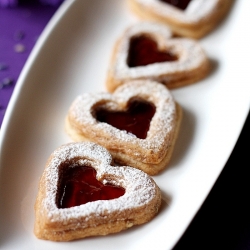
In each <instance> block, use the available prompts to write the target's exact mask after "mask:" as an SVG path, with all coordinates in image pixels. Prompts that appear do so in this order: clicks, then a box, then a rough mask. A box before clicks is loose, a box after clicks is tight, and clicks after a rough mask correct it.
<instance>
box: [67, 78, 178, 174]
mask: <svg viewBox="0 0 250 250" xmlns="http://www.w3.org/2000/svg"><path fill="white" fill-rule="evenodd" d="M133 100H140V101H141V100H143V101H144V102H146V103H149V104H150V105H149V106H151V105H153V106H154V107H155V113H154V115H153V116H152V119H151V122H150V123H149V129H148V131H146V130H144V131H143V133H145V134H146V138H145V139H141V138H138V137H137V136H135V135H134V134H133V133H131V132H127V131H126V129H123V130H121V129H119V128H116V127H115V126H113V125H110V124H109V123H107V122H105V121H101V122H100V121H98V116H97V115H96V114H97V113H98V110H108V113H115V112H117V111H118V113H120V112H124V111H126V109H127V107H128V106H129V103H130V102H131V101H132V102H133ZM147 105H148V104H147ZM150 108H152V107H150ZM153 111H154V110H153ZM150 112H151V111H150ZM151 115H152V114H151ZM144 118H145V117H144ZM112 119H113V120H114V118H112ZM117 120H118V121H115V122H116V123H121V122H122V121H121V118H118V119H117ZM180 122H181V108H180V106H179V105H177V104H176V102H175V100H174V98H173V97H172V95H171V93H170V91H169V90H168V89H167V88H166V87H165V86H164V85H162V84H160V83H158V82H153V81H149V80H147V81H146V80H141V81H132V82H128V83H126V84H124V85H122V86H121V87H119V88H117V90H116V91H115V92H114V93H113V94H111V93H103V92H99V93H85V94H83V95H81V96H78V97H77V98H76V100H75V101H74V102H73V103H72V105H71V107H70V109H69V112H68V115H67V118H66V124H65V128H66V131H67V133H68V134H69V135H70V136H71V138H72V139H73V140H75V141H83V140H87V141H92V142H95V143H98V144H100V145H102V146H103V147H105V148H107V149H108V150H109V152H110V153H111V154H112V156H113V158H114V159H115V161H116V162H118V163H120V164H125V165H129V166H132V167H135V168H139V169H141V170H143V171H145V172H146V173H148V174H150V175H154V174H157V173H159V172H160V171H161V170H163V169H164V168H166V167H167V165H168V163H169V161H170V158H171V155H172V152H173V148H174V145H175V141H176V138H177V135H178V131H179V125H180ZM140 132H142V131H140Z"/></svg>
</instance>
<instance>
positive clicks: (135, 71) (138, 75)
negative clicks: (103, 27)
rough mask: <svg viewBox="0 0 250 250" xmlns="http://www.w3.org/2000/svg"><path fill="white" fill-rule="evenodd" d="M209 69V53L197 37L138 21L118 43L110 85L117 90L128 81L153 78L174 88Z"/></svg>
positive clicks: (197, 78)
mask: <svg viewBox="0 0 250 250" xmlns="http://www.w3.org/2000/svg"><path fill="white" fill-rule="evenodd" d="M209 70H210V63H209V60H208V58H207V55H206V53H205V51H204V50H203V48H202V47H201V45H200V44H199V43H198V42H197V41H195V40H192V39H190V38H176V37H172V33H171V31H170V30H169V29H168V28H167V27H166V26H164V25H162V24H159V23H154V22H138V23H135V24H133V25H132V26H130V27H129V28H128V29H126V30H125V32H124V33H123V34H122V36H121V38H120V39H118V40H117V42H116V44H115V46H114V50H113V52H112V57H111V60H110V65H109V68H108V74H107V81H106V87H107V89H108V90H109V91H110V92H113V91H114V90H115V89H116V88H117V87H118V86H120V85H122V84H124V83H125V82H127V81H130V80H138V79H151V80H154V81H159V82H161V83H162V84H164V85H166V86H167V87H168V88H169V89H172V88H177V87H181V86H184V85H187V84H191V83H195V82H197V81H198V80H200V79H202V78H204V77H205V76H206V75H207V74H208V72H209Z"/></svg>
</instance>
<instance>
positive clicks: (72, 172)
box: [58, 164, 125, 208]
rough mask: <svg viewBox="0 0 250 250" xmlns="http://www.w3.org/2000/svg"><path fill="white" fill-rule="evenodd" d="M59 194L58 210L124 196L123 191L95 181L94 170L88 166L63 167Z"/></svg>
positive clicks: (120, 188)
mask: <svg viewBox="0 0 250 250" xmlns="http://www.w3.org/2000/svg"><path fill="white" fill-rule="evenodd" d="M64 168H66V170H65V171H64V173H63V176H62V178H61V179H62V180H61V183H60V187H59V190H58V193H59V204H58V207H59V208H69V207H74V206H80V205H82V204H86V203H88V202H92V201H97V200H111V199H115V198H119V197H120V196H122V195H124V193H125V190H124V188H122V187H117V186H115V185H112V184H105V185H104V184H103V183H102V182H100V181H98V180H97V179H96V170H95V169H94V168H92V167H90V166H88V165H79V166H72V165H70V164H69V165H68V166H67V167H65V166H64Z"/></svg>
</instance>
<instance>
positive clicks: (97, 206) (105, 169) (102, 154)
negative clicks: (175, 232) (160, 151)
mask: <svg viewBox="0 0 250 250" xmlns="http://www.w3.org/2000/svg"><path fill="white" fill-rule="evenodd" d="M111 164H112V157H111V155H110V153H109V152H108V151H107V150H106V149H104V148H103V147H101V146H99V145H97V144H94V143H84V142H80V143H69V144H65V145H63V146H61V147H60V148H58V149H56V150H55V151H54V152H53V153H52V154H51V156H50V157H49V159H48V161H47V163H46V166H45V170H44V172H43V174H42V177H41V179H40V184H39V190H38V195H37V199H36V204H35V229H34V232H35V235H36V236H37V237H38V238H41V239H46V240H53V241H69V240H74V239H79V238H84V237H88V236H94V235H106V234H110V233H116V232H119V231H121V230H124V229H127V228H129V227H131V226H133V225H139V224H142V223H145V222H148V221H149V220H151V219H152V218H153V217H154V216H155V215H156V214H157V212H158V209H159V207H160V204H161V192H160V189H159V188H158V186H157V185H156V183H155V182H154V180H153V179H152V178H151V177H150V176H148V175H147V174H145V173H144V172H143V171H140V170H138V169H135V168H131V167H128V166H119V167H118V166H112V165H111ZM79 168H83V169H84V168H86V169H87V168H90V172H91V168H93V169H94V170H95V171H96V179H97V180H98V181H99V182H101V183H102V185H106V186H107V184H109V185H113V186H116V187H121V188H123V189H124V190H125V193H124V194H123V195H121V196H120V195H118V196H119V197H117V198H114V199H109V200H106V199H104V200H103V199H98V200H96V201H90V202H87V203H85V204H82V205H76V204H75V205H76V206H72V207H69V208H60V206H59V203H60V201H59V200H60V198H61V193H62V191H61V188H62V186H63V185H64V184H65V178H66V180H67V178H68V177H67V176H68V175H70V176H71V173H73V172H74V173H77V175H78V171H80V172H81V173H80V175H82V169H79ZM88 170H89V169H87V172H88ZM74 173H73V175H74ZM91 174H93V172H92V173H90V175H91ZM65 176H66V177H65ZM88 181H89V180H88ZM94 182H95V183H96V181H94ZM95 183H94V185H95ZM92 184H93V183H92ZM83 191H84V192H85V190H83Z"/></svg>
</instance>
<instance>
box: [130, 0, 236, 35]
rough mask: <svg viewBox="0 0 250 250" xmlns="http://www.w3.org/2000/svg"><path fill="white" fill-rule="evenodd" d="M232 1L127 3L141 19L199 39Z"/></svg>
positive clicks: (137, 0)
mask: <svg viewBox="0 0 250 250" xmlns="http://www.w3.org/2000/svg"><path fill="white" fill-rule="evenodd" d="M232 3H233V0H209V1H208V0H128V5H129V7H130V9H131V10H132V11H133V12H134V13H136V14H137V15H138V16H139V17H141V18H142V19H144V20H153V21H157V22H161V23H163V24H165V25H167V26H168V27H170V28H171V30H172V31H173V32H174V33H175V34H177V35H181V36H186V37H191V38H201V37H203V36H205V35H206V34H207V33H208V32H210V31H211V30H213V29H214V28H215V27H216V26H217V25H218V24H219V22H220V21H221V20H222V19H223V17H224V16H225V15H226V13H227V12H228V10H229V8H230V6H231V5H232Z"/></svg>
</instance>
